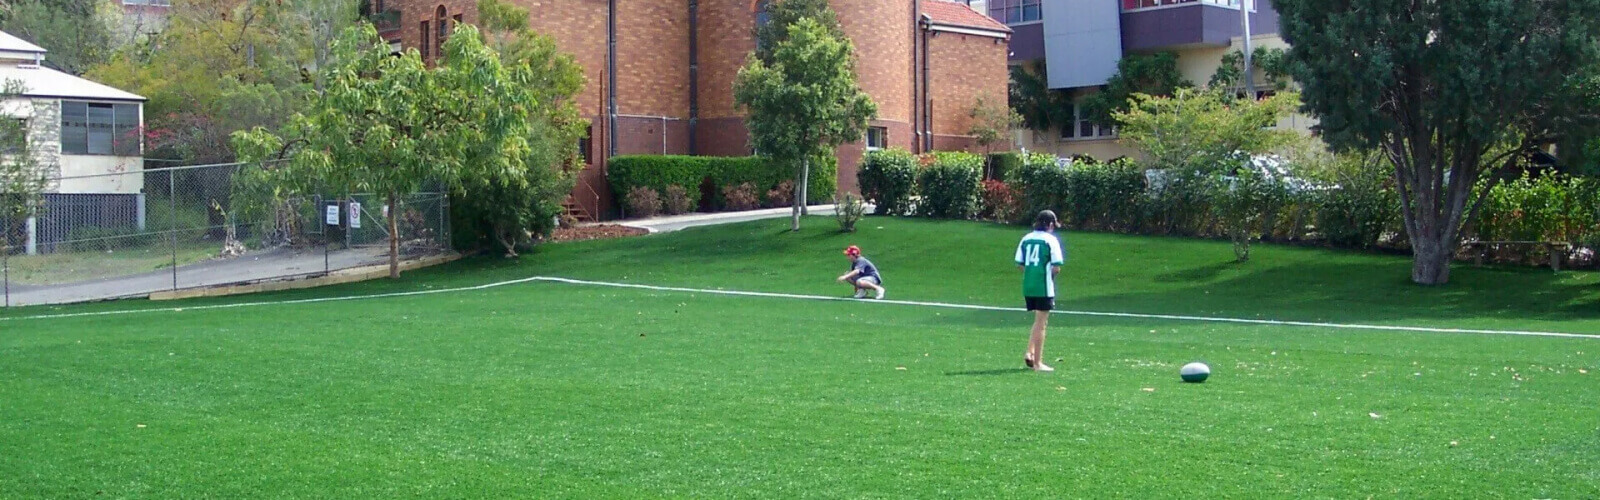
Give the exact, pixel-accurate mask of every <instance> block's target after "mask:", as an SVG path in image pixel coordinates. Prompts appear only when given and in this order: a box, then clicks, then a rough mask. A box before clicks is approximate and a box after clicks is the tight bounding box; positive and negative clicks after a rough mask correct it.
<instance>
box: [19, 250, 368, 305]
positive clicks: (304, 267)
mask: <svg viewBox="0 0 1600 500" xmlns="http://www.w3.org/2000/svg"><path fill="white" fill-rule="evenodd" d="M388 251H389V249H388V248H387V247H383V248H356V249H351V250H336V251H334V252H332V253H329V254H328V255H327V263H326V265H324V261H323V258H324V256H323V253H322V251H321V250H306V251H296V250H292V249H276V250H265V251H261V252H252V253H248V254H245V255H243V256H240V257H238V258H233V259H226V260H211V261H206V262H200V263H195V264H189V265H186V266H179V267H178V275H177V286H176V287H174V286H173V274H172V270H171V269H165V270H161V271H154V272H149V273H144V274H136V275H129V276H118V277H114V278H105V279H98V280H91V281H80V282H77V283H69V284H64V285H33V286H23V285H17V284H12V285H11V293H10V304H11V305H12V306H29V305H42V304H70V303H74V302H90V301H96V300H107V299H116V298H126V297H144V296H148V295H150V294H151V293H154V292H161V291H168V290H173V289H184V288H195V287H204V286H216V285H227V284H233V283H248V282H253V281H260V280H267V279H273V278H285V277H295V276H305V275H311V274H320V273H323V272H325V271H327V270H329V269H332V270H339V269H346V268H351V267H360V266H369V265H374V264H381V263H384V262H388Z"/></svg>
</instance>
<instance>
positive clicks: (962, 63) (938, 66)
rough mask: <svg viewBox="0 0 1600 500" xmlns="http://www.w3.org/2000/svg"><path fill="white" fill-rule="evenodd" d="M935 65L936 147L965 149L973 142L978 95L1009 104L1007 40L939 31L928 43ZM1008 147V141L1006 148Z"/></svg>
mask: <svg viewBox="0 0 1600 500" xmlns="http://www.w3.org/2000/svg"><path fill="white" fill-rule="evenodd" d="M928 50H929V54H928V59H929V62H930V63H931V64H932V66H931V67H930V69H929V72H930V73H931V74H930V75H929V79H931V80H932V84H931V85H929V89H930V90H932V99H933V103H932V106H933V135H934V149H965V148H966V146H967V145H969V144H970V142H971V138H970V136H968V132H969V131H970V130H972V117H971V116H970V115H969V113H971V112H972V108H973V105H975V104H976V103H977V98H978V96H985V99H986V100H988V101H991V102H994V103H996V104H998V105H1000V106H1006V105H1007V102H1008V101H1007V100H1006V99H1007V95H1008V94H1007V91H1006V85H1007V83H1008V82H1007V79H1008V78H1009V76H1008V73H1007V68H1006V50H1007V49H1006V43H1005V41H1004V40H997V39H995V38H989V37H981V36H975V35H963V34H959V33H937V34H936V35H935V36H933V37H932V38H931V39H930V40H929V43H928ZM997 149H1009V145H1007V146H1006V147H1005V148H997Z"/></svg>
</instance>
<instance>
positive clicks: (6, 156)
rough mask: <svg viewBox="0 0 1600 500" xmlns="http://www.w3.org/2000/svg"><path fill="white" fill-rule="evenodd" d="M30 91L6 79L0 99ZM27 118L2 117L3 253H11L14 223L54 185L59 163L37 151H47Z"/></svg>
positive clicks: (0, 208)
mask: <svg viewBox="0 0 1600 500" xmlns="http://www.w3.org/2000/svg"><path fill="white" fill-rule="evenodd" d="M24 91H26V89H25V88H23V85H22V83H21V82H18V81H15V80H10V81H6V82H5V84H4V87H3V88H0V102H5V101H8V100H10V99H13V98H16V97H17V96H18V95H20V94H22V93H23V92H24ZM26 123H27V122H24V121H21V120H11V119H4V120H0V255H6V256H9V255H11V251H12V248H11V245H12V239H11V238H12V233H13V229H14V227H13V226H12V225H13V224H15V223H17V222H19V221H21V220H24V219H26V218H28V217H29V216H31V215H32V213H33V210H34V209H35V208H37V207H38V206H39V197H40V195H41V194H42V193H44V192H45V190H46V189H47V188H49V186H50V177H51V175H50V174H51V172H52V171H54V170H55V168H54V167H55V165H54V164H53V163H51V162H47V161H44V160H45V158H47V157H41V156H40V155H38V154H36V153H38V152H42V151H44V150H43V149H42V148H40V147H39V146H41V145H39V144H35V142H36V141H37V140H38V139H37V138H35V137H33V136H32V135H31V134H29V133H28V129H27V125H26Z"/></svg>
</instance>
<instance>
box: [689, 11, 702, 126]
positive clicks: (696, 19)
mask: <svg viewBox="0 0 1600 500" xmlns="http://www.w3.org/2000/svg"><path fill="white" fill-rule="evenodd" d="M699 123H700V1H699V0H689V154H690V155H695V154H699V153H700V151H699V150H700V148H699V146H698V144H696V143H695V125H698V124H699Z"/></svg>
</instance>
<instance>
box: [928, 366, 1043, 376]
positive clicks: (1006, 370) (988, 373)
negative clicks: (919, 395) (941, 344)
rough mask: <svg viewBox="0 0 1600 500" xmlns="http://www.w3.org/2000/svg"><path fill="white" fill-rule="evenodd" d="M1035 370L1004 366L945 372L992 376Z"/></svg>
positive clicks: (948, 374) (946, 373) (951, 374)
mask: <svg viewBox="0 0 1600 500" xmlns="http://www.w3.org/2000/svg"><path fill="white" fill-rule="evenodd" d="M1031 371H1033V370H1029V369H1027V368H1003V369H999V370H974V371H966V372H944V375H945V376H946V377H991V376H995V375H1016V374H1019V373H1028V372H1031Z"/></svg>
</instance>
